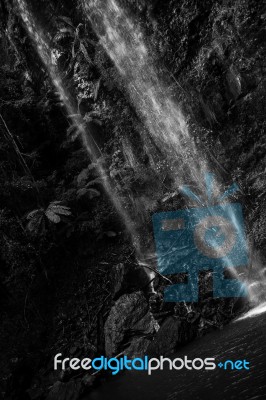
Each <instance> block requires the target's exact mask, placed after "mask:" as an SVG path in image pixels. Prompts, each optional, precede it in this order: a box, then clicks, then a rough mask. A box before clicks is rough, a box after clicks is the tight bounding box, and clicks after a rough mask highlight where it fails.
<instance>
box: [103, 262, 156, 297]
mask: <svg viewBox="0 0 266 400" xmlns="http://www.w3.org/2000/svg"><path fill="white" fill-rule="evenodd" d="M148 283H149V278H148V275H147V273H146V272H145V270H144V268H143V267H142V266H139V265H133V264H130V265H128V264H122V263H121V264H118V265H116V266H114V267H113V269H112V273H111V287H112V292H113V299H117V298H118V297H120V296H121V295H123V294H125V293H132V292H134V291H137V290H139V289H142V288H144V287H145V286H147V285H148Z"/></svg>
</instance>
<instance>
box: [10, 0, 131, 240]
mask: <svg viewBox="0 0 266 400" xmlns="http://www.w3.org/2000/svg"><path fill="white" fill-rule="evenodd" d="M16 4H17V7H18V10H19V13H20V15H21V18H22V20H23V22H24V26H25V28H26V29H27V31H28V33H29V36H30V37H31V38H32V41H33V43H34V45H35V47H36V50H37V52H38V54H39V56H40V58H41V60H42V62H43V64H44V65H45V67H46V70H47V72H48V73H49V75H50V78H51V81H52V83H53V85H54V87H55V89H56V91H57V92H58V93H59V94H60V99H61V101H62V103H63V104H64V106H65V109H66V111H67V114H68V116H69V117H70V118H71V120H72V124H73V125H74V126H75V128H76V130H77V131H78V132H79V134H80V137H81V140H82V144H83V146H84V148H85V149H86V150H87V152H88V156H89V158H90V160H91V161H92V162H94V163H95V165H96V168H97V171H98V174H99V176H100V177H101V178H102V182H103V186H104V189H105V191H106V193H107V195H108V196H109V198H110V199H111V201H112V203H113V205H114V207H115V209H116V210H117V212H118V214H119V215H120V217H121V218H122V220H123V222H124V224H125V226H126V228H127V230H128V232H129V233H130V234H131V236H134V235H135V231H134V222H133V221H132V219H131V218H130V216H129V215H128V213H127V211H126V209H125V206H124V205H123V204H122V203H121V201H120V199H119V198H118V197H117V196H116V194H115V190H114V188H113V187H112V184H111V182H110V181H109V179H108V175H107V172H106V171H105V169H104V166H103V165H102V163H101V158H99V157H98V154H99V148H98V146H97V143H96V142H95V141H94V139H93V137H92V135H90V133H89V132H88V129H87V128H85V127H84V123H83V122H84V121H83V119H82V116H81V115H80V113H79V111H78V109H77V107H75V105H74V102H73V100H72V99H71V95H70V93H68V90H67V89H66V87H65V86H64V84H63V81H62V79H61V77H60V74H59V72H58V70H57V67H56V63H55V62H54V58H53V54H52V51H51V47H50V45H49V41H48V39H47V37H46V36H45V34H44V32H43V31H42V29H41V28H40V26H38V24H37V22H36V20H35V18H34V16H33V14H32V12H31V10H30V8H29V7H28V5H27V3H26V1H25V0H16Z"/></svg>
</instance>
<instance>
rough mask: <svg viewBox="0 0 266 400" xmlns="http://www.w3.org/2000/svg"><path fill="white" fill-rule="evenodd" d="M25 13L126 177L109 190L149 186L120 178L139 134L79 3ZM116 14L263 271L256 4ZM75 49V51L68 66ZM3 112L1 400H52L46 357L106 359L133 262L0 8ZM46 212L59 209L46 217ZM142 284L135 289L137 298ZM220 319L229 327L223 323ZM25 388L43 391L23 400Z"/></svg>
mask: <svg viewBox="0 0 266 400" xmlns="http://www.w3.org/2000/svg"><path fill="white" fill-rule="evenodd" d="M27 3H28V5H29V6H30V7H32V11H33V13H34V15H35V16H36V18H37V19H38V22H39V24H40V26H42V27H43V28H45V31H46V32H47V34H48V35H49V40H50V44H51V48H53V49H57V50H59V51H60V53H61V57H60V59H59V68H60V71H61V74H62V76H63V81H64V84H65V85H66V86H67V87H68V88H69V91H70V92H71V94H72V96H73V101H74V102H75V104H76V106H77V107H79V110H80V112H81V114H82V116H83V117H84V121H85V123H86V124H88V125H89V128H90V130H91V131H92V132H93V135H94V137H95V140H96V141H97V143H98V145H99V147H100V148H101V150H102V152H103V155H104V162H105V166H106V170H107V171H108V173H109V174H111V175H114V174H118V175H119V176H120V177H121V180H120V182H119V185H120V187H119V188H118V189H117V190H120V189H121V188H122V189H121V190H123V191H124V192H125V191H127V190H133V191H138V190H140V189H139V188H141V187H143V185H148V184H149V182H148V181H145V179H146V180H147V177H146V178H145V176H144V177H143V176H137V177H134V179H133V178H132V176H129V175H128V174H127V173H126V172H125V160H124V159H123V157H122V156H120V155H117V153H116V152H117V150H119V149H120V147H121V141H122V140H123V139H124V138H126V137H129V138H130V139H131V140H132V141H133V143H134V146H135V148H136V149H139V160H140V162H142V163H144V164H145V154H144V153H143V152H142V151H141V149H140V141H139V137H140V135H141V130H142V129H143V126H142V123H141V121H140V120H139V119H138V116H137V115H136V113H135V111H134V109H133V108H132V106H131V104H130V101H129V99H128V95H127V93H126V90H125V88H124V87H123V82H122V81H121V77H120V76H119V74H118V72H117V71H116V69H115V67H114V65H113V64H112V62H111V61H110V59H109V58H108V56H107V54H106V53H105V52H104V50H103V48H102V47H101V46H100V45H99V44H98V40H97V37H96V36H95V34H94V33H93V31H92V28H91V26H90V25H89V23H88V21H86V20H85V19H84V16H83V14H82V12H81V7H80V4H79V2H78V0H77V1H64V0H58V1H53V0H46V1H42V0H38V1H37V0H36V1H33V0H28V1H27ZM120 3H121V4H122V6H124V7H125V8H127V9H128V10H129V12H130V13H131V14H132V15H133V18H134V21H136V23H139V24H140V26H141V28H142V29H143V30H144V32H145V34H146V39H147V43H149V46H150V47H151V48H152V50H153V51H154V53H155V54H156V58H157V61H158V66H161V67H163V66H165V67H167V69H168V71H169V72H170V73H171V75H172V78H173V79H172V80H171V84H170V85H172V86H171V88H172V91H173V93H174V94H175V99H176V101H177V102H179V104H181V106H182V109H183V110H184V112H185V114H186V115H187V117H188V121H189V125H190V129H191V132H192V134H193V135H194V137H195V139H196V140H197V141H199V142H201V143H203V144H204V146H205V147H206V148H207V149H208V152H209V155H210V157H211V158H214V159H215V160H216V161H218V164H219V165H220V166H221V171H222V174H223V176H224V177H225V180H226V181H227V182H232V181H234V180H237V181H238V183H239V184H240V186H241V189H242V194H241V202H242V204H243V206H244V213H245V219H246V222H247V230H248V234H249V236H250V237H251V236H252V238H253V239H252V241H254V245H255V248H256V249H257V251H258V252H259V255H258V256H257V255H256V257H257V258H256V259H257V260H258V257H259V258H260V259H261V260H262V261H263V260H264V258H265V255H266V254H265V250H264V248H265V241H266V235H265V224H266V218H265V206H264V202H265V190H264V188H265V161H266V154H265V148H266V142H265V141H266V139H265V128H266V122H265V109H266V96H265V89H266V64H265V56H266V47H265V39H266V9H265V6H264V4H263V2H262V1H256V0H235V1H229V0H228V1H226V0H223V1H222V0H221V1H211V0H206V1H197V0H193V1H187V0H167V1H166V0H157V1H149V0H142V1H136V2H135V1H130V0H125V1H120ZM80 24H82V26H81V25H80ZM75 40H76V42H75ZM74 42H75V46H78V47H77V48H78V49H80V50H78V51H77V53H78V54H76V55H75V57H76V58H75V60H74V61H75V62H74V61H73V52H72V49H73V45H74ZM80 44H82V45H83V47H82V46H81V47H80ZM84 48H85V51H84ZM82 49H83V50H82ZM177 82H178V83H177ZM0 114H1V116H0V319H1V326H0V345H1V348H0V351H1V357H0V369H1V372H2V374H3V379H2V394H3V396H4V394H5V396H6V398H13V399H23V398H36V399H38V398H46V397H45V396H46V394H47V388H48V387H49V386H51V385H52V384H53V383H54V382H55V381H57V380H58V377H56V376H54V373H53V372H52V359H53V356H54V354H56V353H58V352H60V351H61V350H62V351H64V352H65V353H66V354H73V355H77V354H78V355H79V356H80V355H82V354H88V353H89V352H92V353H93V354H95V353H103V352H104V342H105V338H104V329H103V326H104V323H105V321H106V318H107V316H108V314H109V311H110V307H111V306H112V304H113V301H114V296H113V292H112V290H113V283H112V282H113V281H112V279H113V278H112V273H113V269H114V267H115V266H116V265H117V264H119V263H123V264H124V265H127V264H131V265H136V264H137V263H136V260H135V257H134V249H133V247H132V245H131V243H130V238H129V236H128V234H127V232H126V231H125V228H124V225H123V223H122V222H121V221H120V218H119V217H118V216H117V213H116V211H115V209H114V208H113V206H112V204H111V203H110V201H109V199H108V197H107V196H106V194H105V193H104V191H103V189H102V187H101V185H100V184H99V181H97V178H98V176H97V172H96V170H95V168H94V167H93V164H92V163H91V160H90V159H89V158H88V154H87V152H86V151H85V149H84V148H83V147H82V144H81V142H80V140H79V138H78V137H77V136H78V135H76V131H75V129H74V128H73V127H71V122H70V121H69V119H68V118H67V115H66V111H65V109H64V107H63V106H62V103H61V101H60V98H59V96H58V94H57V93H56V92H55V90H54V88H53V86H52V84H51V81H50V79H49V76H48V74H47V71H46V69H45V66H44V65H43V64H42V62H41V60H40V58H39V56H38V53H37V52H36V49H35V47H34V45H33V43H32V41H31V39H30V37H29V36H28V34H27V31H26V29H25V27H24V25H23V23H22V20H21V18H20V15H19V12H18V9H17V7H16V6H15V4H13V2H12V0H1V1H0ZM177 173H178V171H177ZM89 182H92V183H91V185H89V186H87V185H88V183H89ZM92 189H93V190H92ZM54 201H57V202H60V203H56V204H60V207H59V208H57V209H55V208H53V207H54V203H53V202H54ZM175 206H178V204H175ZM49 207H50V208H49ZM171 207H172V204H169V208H171ZM47 210H48V212H47ZM49 210H50V211H49ZM32 211H35V212H34V213H33V214H30V213H32ZM58 218H59V220H58ZM256 254H257V253H256ZM145 284H146V283H145V279H144V280H141V279H140V284H139V287H138V289H142V288H143V287H144V286H145ZM136 286H137V284H136ZM214 306H215V307H216V305H214ZM163 311H165V310H163ZM166 311H167V312H168V311H169V310H166ZM170 311H171V310H170ZM209 318H210V319H211V318H212V317H209ZM229 319H230V315H229V316H228V315H227V316H226V317H225V319H224V321H223V323H225V322H227V320H229ZM159 322H160V324H162V323H163V322H164V318H161V319H160V320H159ZM36 376H38V379H39V380H37V382H38V383H37V384H36ZM34 379H35V381H34ZM64 379H67V378H65V377H64V378H63V380H64ZM61 380H62V379H61ZM33 382H35V387H37V388H38V390H39V392H38V391H37V392H36V393H37V394H36V393H35V394H32V392H31V394H30V395H29V394H25V393H26V390H28V389H29V388H30V387H31V386H32V385H33ZM12 396H13V397H12ZM27 396H31V397H27ZM34 396H35V397H34ZM38 396H39V397H38ZM0 398H1V395H0ZM63 398H64V397H63ZM69 398H74V397H71V396H70V397H69Z"/></svg>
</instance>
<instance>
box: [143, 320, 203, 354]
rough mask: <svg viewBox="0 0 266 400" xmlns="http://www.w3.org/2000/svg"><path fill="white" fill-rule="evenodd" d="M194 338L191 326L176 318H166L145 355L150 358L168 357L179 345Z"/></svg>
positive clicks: (193, 330)
mask: <svg viewBox="0 0 266 400" xmlns="http://www.w3.org/2000/svg"><path fill="white" fill-rule="evenodd" d="M195 336H196V331H195V329H194V326H193V324H190V323H188V322H187V321H185V320H181V319H179V318H176V317H169V318H167V319H166V320H165V321H164V323H163V324H162V326H161V328H160V329H159V331H158V332H157V333H156V335H155V337H154V339H153V341H152V342H151V343H150V345H149V347H148V349H147V353H148V354H149V355H152V356H159V355H169V354H171V353H173V352H174V351H175V350H176V349H177V348H178V346H179V345H183V344H185V343H188V342H189V341H190V340H192V339H193V337H195Z"/></svg>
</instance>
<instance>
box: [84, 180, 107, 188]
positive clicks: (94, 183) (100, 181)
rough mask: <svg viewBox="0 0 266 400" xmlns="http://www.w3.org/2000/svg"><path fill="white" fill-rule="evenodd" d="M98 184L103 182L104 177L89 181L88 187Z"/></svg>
mask: <svg viewBox="0 0 266 400" xmlns="http://www.w3.org/2000/svg"><path fill="white" fill-rule="evenodd" d="M98 184H103V180H102V178H96V179H93V181H90V182H89V183H87V185H86V188H88V187H90V186H93V185H98Z"/></svg>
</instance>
